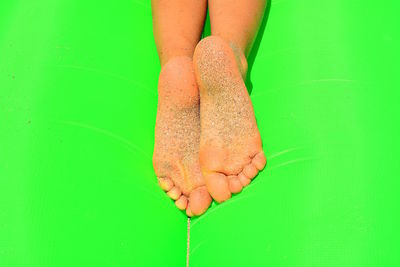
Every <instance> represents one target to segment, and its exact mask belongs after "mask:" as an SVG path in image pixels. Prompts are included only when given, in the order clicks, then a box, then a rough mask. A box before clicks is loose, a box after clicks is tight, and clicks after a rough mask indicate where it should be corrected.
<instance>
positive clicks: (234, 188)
mask: <svg viewBox="0 0 400 267" xmlns="http://www.w3.org/2000/svg"><path fill="white" fill-rule="evenodd" d="M228 181H229V190H231V192H232V193H234V194H236V193H239V192H240V191H242V188H243V186H242V184H241V183H240V181H239V178H238V177H237V176H229V177H228Z"/></svg>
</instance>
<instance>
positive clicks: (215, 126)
mask: <svg viewBox="0 0 400 267" xmlns="http://www.w3.org/2000/svg"><path fill="white" fill-rule="evenodd" d="M193 62H194V70H195V75H196V79H197V83H198V85H199V89H200V99H201V101H200V110H201V113H200V120H201V137H200V154H199V157H200V165H201V170H202V173H203V175H204V178H205V182H206V185H207V189H208V191H209V193H210V194H211V196H212V197H213V198H214V199H215V200H216V201H217V202H222V201H225V200H227V199H229V198H230V197H231V193H238V192H240V191H241V190H242V187H243V186H246V185H248V184H249V183H250V180H251V179H253V178H254V177H255V176H256V175H257V174H258V172H259V171H260V170H262V169H263V168H264V166H265V164H266V158H265V155H264V152H263V150H262V145H261V138H260V133H259V131H258V128H257V123H256V120H255V116H254V111H253V106H252V103H251V100H250V97H249V94H248V92H247V89H246V87H245V84H244V81H243V77H244V76H245V72H246V67H247V66H246V59H245V57H244V55H243V54H241V53H240V51H239V50H238V49H236V48H235V46H234V45H233V44H227V43H226V42H225V41H224V40H222V39H221V38H219V37H216V36H210V37H207V38H205V39H203V40H202V41H200V43H199V44H198V45H197V47H196V50H195V53H194V58H193Z"/></svg>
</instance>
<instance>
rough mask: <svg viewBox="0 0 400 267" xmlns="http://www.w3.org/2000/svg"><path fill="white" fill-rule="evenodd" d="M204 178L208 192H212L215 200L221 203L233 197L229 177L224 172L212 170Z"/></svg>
mask: <svg viewBox="0 0 400 267" xmlns="http://www.w3.org/2000/svg"><path fill="white" fill-rule="evenodd" d="M204 179H205V180H206V185H207V189H208V192H210V194H211V196H212V198H213V199H214V200H215V201H217V202H218V203H221V202H224V201H225V200H228V199H229V198H230V197H231V191H230V190H229V182H228V178H227V177H226V176H225V175H224V174H222V173H218V172H211V173H208V174H206V175H205V176H204Z"/></svg>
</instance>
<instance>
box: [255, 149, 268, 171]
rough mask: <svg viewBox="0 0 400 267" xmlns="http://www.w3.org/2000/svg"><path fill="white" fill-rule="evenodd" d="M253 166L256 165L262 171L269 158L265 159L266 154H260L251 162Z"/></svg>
mask: <svg viewBox="0 0 400 267" xmlns="http://www.w3.org/2000/svg"><path fill="white" fill-rule="evenodd" d="M251 163H252V164H254V166H256V168H257V169H258V170H259V171H261V170H262V169H264V167H265V164H267V158H266V157H265V154H264V152H263V151H261V152H260V153H258V154H257V155H256V156H255V157H254V158H253V160H252V162H251Z"/></svg>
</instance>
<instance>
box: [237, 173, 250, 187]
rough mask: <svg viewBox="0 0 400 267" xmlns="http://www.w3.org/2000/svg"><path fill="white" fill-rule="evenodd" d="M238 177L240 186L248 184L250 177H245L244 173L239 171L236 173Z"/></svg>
mask: <svg viewBox="0 0 400 267" xmlns="http://www.w3.org/2000/svg"><path fill="white" fill-rule="evenodd" d="M238 179H239V181H240V183H241V184H242V186H246V185H248V184H250V179H249V178H247V177H246V175H244V174H243V172H241V173H240V174H239V175H238Z"/></svg>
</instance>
